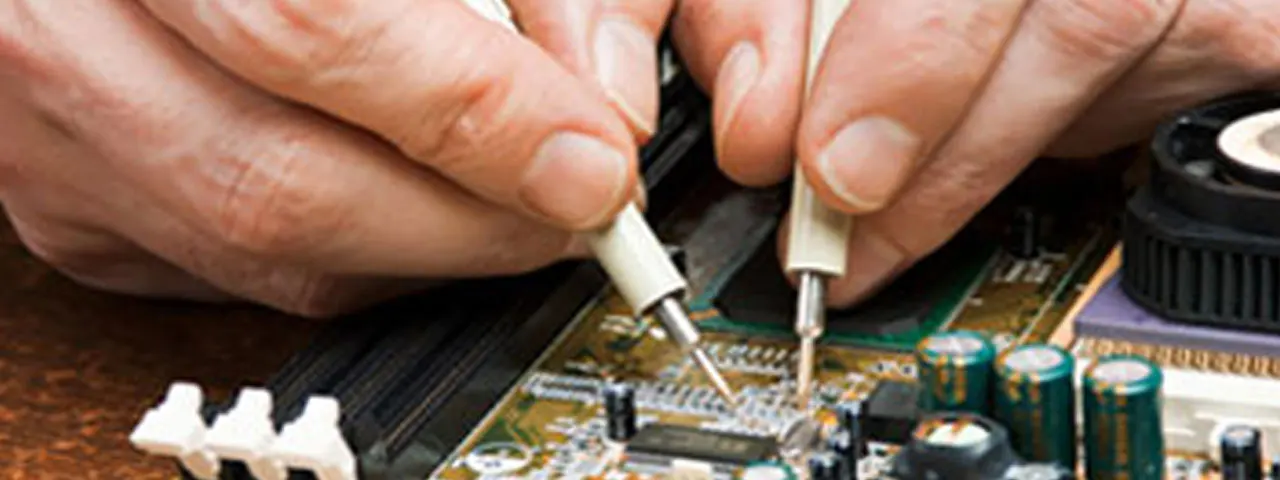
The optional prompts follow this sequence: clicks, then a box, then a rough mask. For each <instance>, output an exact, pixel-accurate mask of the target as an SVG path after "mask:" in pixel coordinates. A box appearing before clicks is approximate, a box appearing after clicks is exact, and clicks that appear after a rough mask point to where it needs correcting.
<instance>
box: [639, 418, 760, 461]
mask: <svg viewBox="0 0 1280 480" xmlns="http://www.w3.org/2000/svg"><path fill="white" fill-rule="evenodd" d="M777 452H778V442H777V441H776V440H774V439H773V438H770V437H754V436H749V435H737V434H731V433H721V432H713V431H709V430H701V429H698V428H693V427H685V426H680V425H667V424H649V425H647V426H645V427H644V428H642V429H641V430H640V432H639V433H636V436H635V437H632V438H631V441H630V442H629V443H628V444H627V456H628V457H631V459H632V460H637V458H636V457H639V459H641V460H643V461H650V462H651V461H653V460H659V461H664V463H665V462H666V461H669V460H671V459H677V458H683V459H690V460H700V461H703V462H707V463H713V464H728V465H746V464H749V463H752V462H762V461H765V460H769V459H770V458H773V457H774V456H775V455H776V454H777Z"/></svg>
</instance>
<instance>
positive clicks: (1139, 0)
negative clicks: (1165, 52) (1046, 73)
mask: <svg viewBox="0 0 1280 480" xmlns="http://www.w3.org/2000/svg"><path fill="white" fill-rule="evenodd" d="M1182 1H1183V0H1066V1H1051V2H1037V3H1036V4H1035V8H1036V11H1037V12H1038V15H1037V20H1038V21H1039V24H1040V25H1041V26H1042V29H1041V30H1040V31H1041V32H1043V34H1044V35H1046V36H1047V37H1048V38H1047V40H1048V43H1049V44H1050V45H1053V46H1056V47H1058V48H1059V49H1061V50H1064V51H1066V52H1069V53H1071V54H1073V55H1075V56H1078V57H1081V58H1087V59H1098V60H1107V61H1118V60H1122V59H1125V58H1127V57H1129V56H1132V55H1133V54H1135V53H1137V52H1140V51H1142V50H1144V49H1146V48H1149V47H1150V45H1151V44H1153V43H1154V42H1155V41H1156V40H1157V39H1159V37H1160V35H1161V34H1162V33H1163V32H1164V31H1165V29H1166V27H1168V24H1169V22H1170V21H1171V20H1172V19H1173V17H1174V15H1173V14H1174V12H1176V11H1177V10H1178V8H1180V5H1181V2H1182Z"/></svg>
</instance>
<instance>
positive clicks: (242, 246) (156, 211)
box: [0, 0, 669, 316]
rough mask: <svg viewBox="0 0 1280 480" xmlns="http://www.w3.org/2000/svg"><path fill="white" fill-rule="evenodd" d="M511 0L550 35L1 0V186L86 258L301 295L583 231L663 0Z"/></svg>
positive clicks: (21, 216) (612, 177)
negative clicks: (617, 1)
mask: <svg viewBox="0 0 1280 480" xmlns="http://www.w3.org/2000/svg"><path fill="white" fill-rule="evenodd" d="M513 3H515V5H514V7H515V9H516V11H517V13H518V15H519V17H520V19H521V23H526V20H527V23H526V25H527V27H526V28H527V29H528V31H529V32H530V37H532V40H530V39H526V38H522V37H520V36H519V35H516V34H514V33H512V32H509V31H507V30H505V29H503V28H501V27H499V26H497V25H494V24H493V23H491V22H489V21H487V20H485V19H483V18H481V17H480V16H479V15H477V14H475V13H474V12H472V11H471V10H469V9H467V8H466V7H465V6H464V5H463V4H462V3H461V2H455V1H444V0H440V1H425V2H424V1H417V0H392V1H380V2H357V1H353V0H324V1H303V0H296V1H289V0H282V1H272V2H265V1H264V2H243V1H233V0H207V1H197V0H148V1H143V2H134V1H126V0H109V1H102V2H84V3H76V4H75V6H70V5H66V4H63V3H61V2H44V1H15V2H5V3H3V4H0V201H3V203H4V206H5V209H6V211H7V213H8V215H9V217H10V219H11V221H12V223H13V225H14V227H15V229H16V231H17V232H18V234H19V236H20V237H21V238H22V240H23V242H24V243H25V244H26V245H27V246H28V247H29V248H30V250H31V251H33V252H34V253H35V254H36V255H38V256H39V257H41V258H43V259H45V260H47V261H48V262H49V263H51V264H52V265H54V266H55V267H57V268H58V269H60V270H61V271H63V272H64V273H66V274H67V275H69V276H70V277H72V278H74V279H76V280H77V281H79V282H81V283H85V284H88V285H92V286H95V287H100V288H103V289H108V290H112V291H117V292H125V293H130V294H138V295H153V296H165V297H174V296H176V297H185V298H193V299H201V300H215V299H227V298H246V299H250V300H253V301H257V302H261V303H264V304H267V305H270V306H272V307H276V308H279V309H283V310H286V311H289V312H292V313H296V314H301V315H306V316H330V315H333V314H337V313H341V312H345V311H348V310H350V309H353V308H358V307H360V306H362V305H366V304H368V303H370V302H373V301H377V300H379V299H383V298H386V297H388V296H391V295H395V294H399V293H404V292H405V291H406V290H412V289H417V288H421V287H422V286H423V285H424V283H429V281H431V280H438V279H449V278H457V277H471V276H479V275H501V274H510V273H518V272H523V271H527V270H531V269H534V268H538V267H540V266H543V265H546V264H548V263H551V262H554V261H556V260H557V259H560V258H564V257H565V256H566V255H576V254H581V253H582V252H581V247H580V246H575V245H576V244H575V242H573V241H572V237H573V235H572V234H571V232H573V231H576V230H582V229H586V228H590V227H593V226H597V225H600V224H602V223H603V222H605V221H607V220H608V219H609V218H610V217H611V216H612V215H613V213H615V212H616V211H617V210H618V209H620V208H621V207H622V205H624V204H625V203H627V202H628V201H630V200H632V199H633V198H635V196H636V192H637V189H636V179H637V173H636V166H635V151H636V144H637V141H638V140H643V139H644V137H646V136H647V135H648V132H649V131H650V130H651V129H652V125H653V123H654V122H655V118H656V109H657V84H656V82H657V78H656V77H657V74H656V71H655V70H656V61H655V59H654V58H653V56H654V46H653V44H654V43H655V40H656V36H657V34H658V30H659V27H660V24H661V22H662V19H663V18H665V14H666V11H665V9H666V8H669V5H664V3H666V4H669V0H665V1H662V0H657V1H653V2H647V3H646V2H641V3H636V2H627V5H626V6H616V7H613V6H610V7H604V6H597V5H596V2H590V3H591V5H590V6H587V7H582V8H578V9H571V8H569V7H570V5H564V4H562V3H567V2H538V1H536V0H525V1H519V2H513ZM580 3H588V2H580ZM579 7H581V5H579ZM603 25H608V28H602V27H601V26H603ZM646 42H647V43H646ZM597 54H599V55H600V56H602V57H605V56H607V58H610V59H611V61H608V62H605V61H599V60H596V58H597V57H596V55H597ZM566 66H567V67H566ZM597 72H599V74H598V75H597ZM597 77H600V78H603V81H597V80H596V79H597ZM598 85H603V86H606V88H601V87H600V86H598ZM611 104H612V105H613V107H612V108H611V107H610V105H611ZM619 112H624V113H625V116H623V115H619ZM624 118H625V120H624Z"/></svg>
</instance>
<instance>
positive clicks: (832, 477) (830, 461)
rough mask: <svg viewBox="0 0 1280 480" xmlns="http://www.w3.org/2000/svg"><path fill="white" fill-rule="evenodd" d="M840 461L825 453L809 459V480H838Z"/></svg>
mask: <svg viewBox="0 0 1280 480" xmlns="http://www.w3.org/2000/svg"><path fill="white" fill-rule="evenodd" d="M839 474H840V461H839V459H837V458H836V456H835V455H832V454H831V453H827V452H821V453H815V454H813V455H812V456H810V457H809V480H839V478H840V477H839Z"/></svg>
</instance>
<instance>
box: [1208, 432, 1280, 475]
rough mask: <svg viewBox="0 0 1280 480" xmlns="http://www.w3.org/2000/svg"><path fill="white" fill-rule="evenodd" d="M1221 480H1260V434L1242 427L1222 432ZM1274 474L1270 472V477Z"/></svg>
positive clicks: (1220, 443) (1220, 442)
mask: <svg viewBox="0 0 1280 480" xmlns="http://www.w3.org/2000/svg"><path fill="white" fill-rule="evenodd" d="M1219 445H1220V446H1221V448H1222V480H1262V433H1260V432H1259V431H1258V429H1256V428H1253V427H1248V426H1244V425H1233V426H1230V427H1227V428H1226V429H1225V430H1223V431H1222V439H1221V440H1220V441H1219ZM1274 475H1275V472H1272V476H1274Z"/></svg>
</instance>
